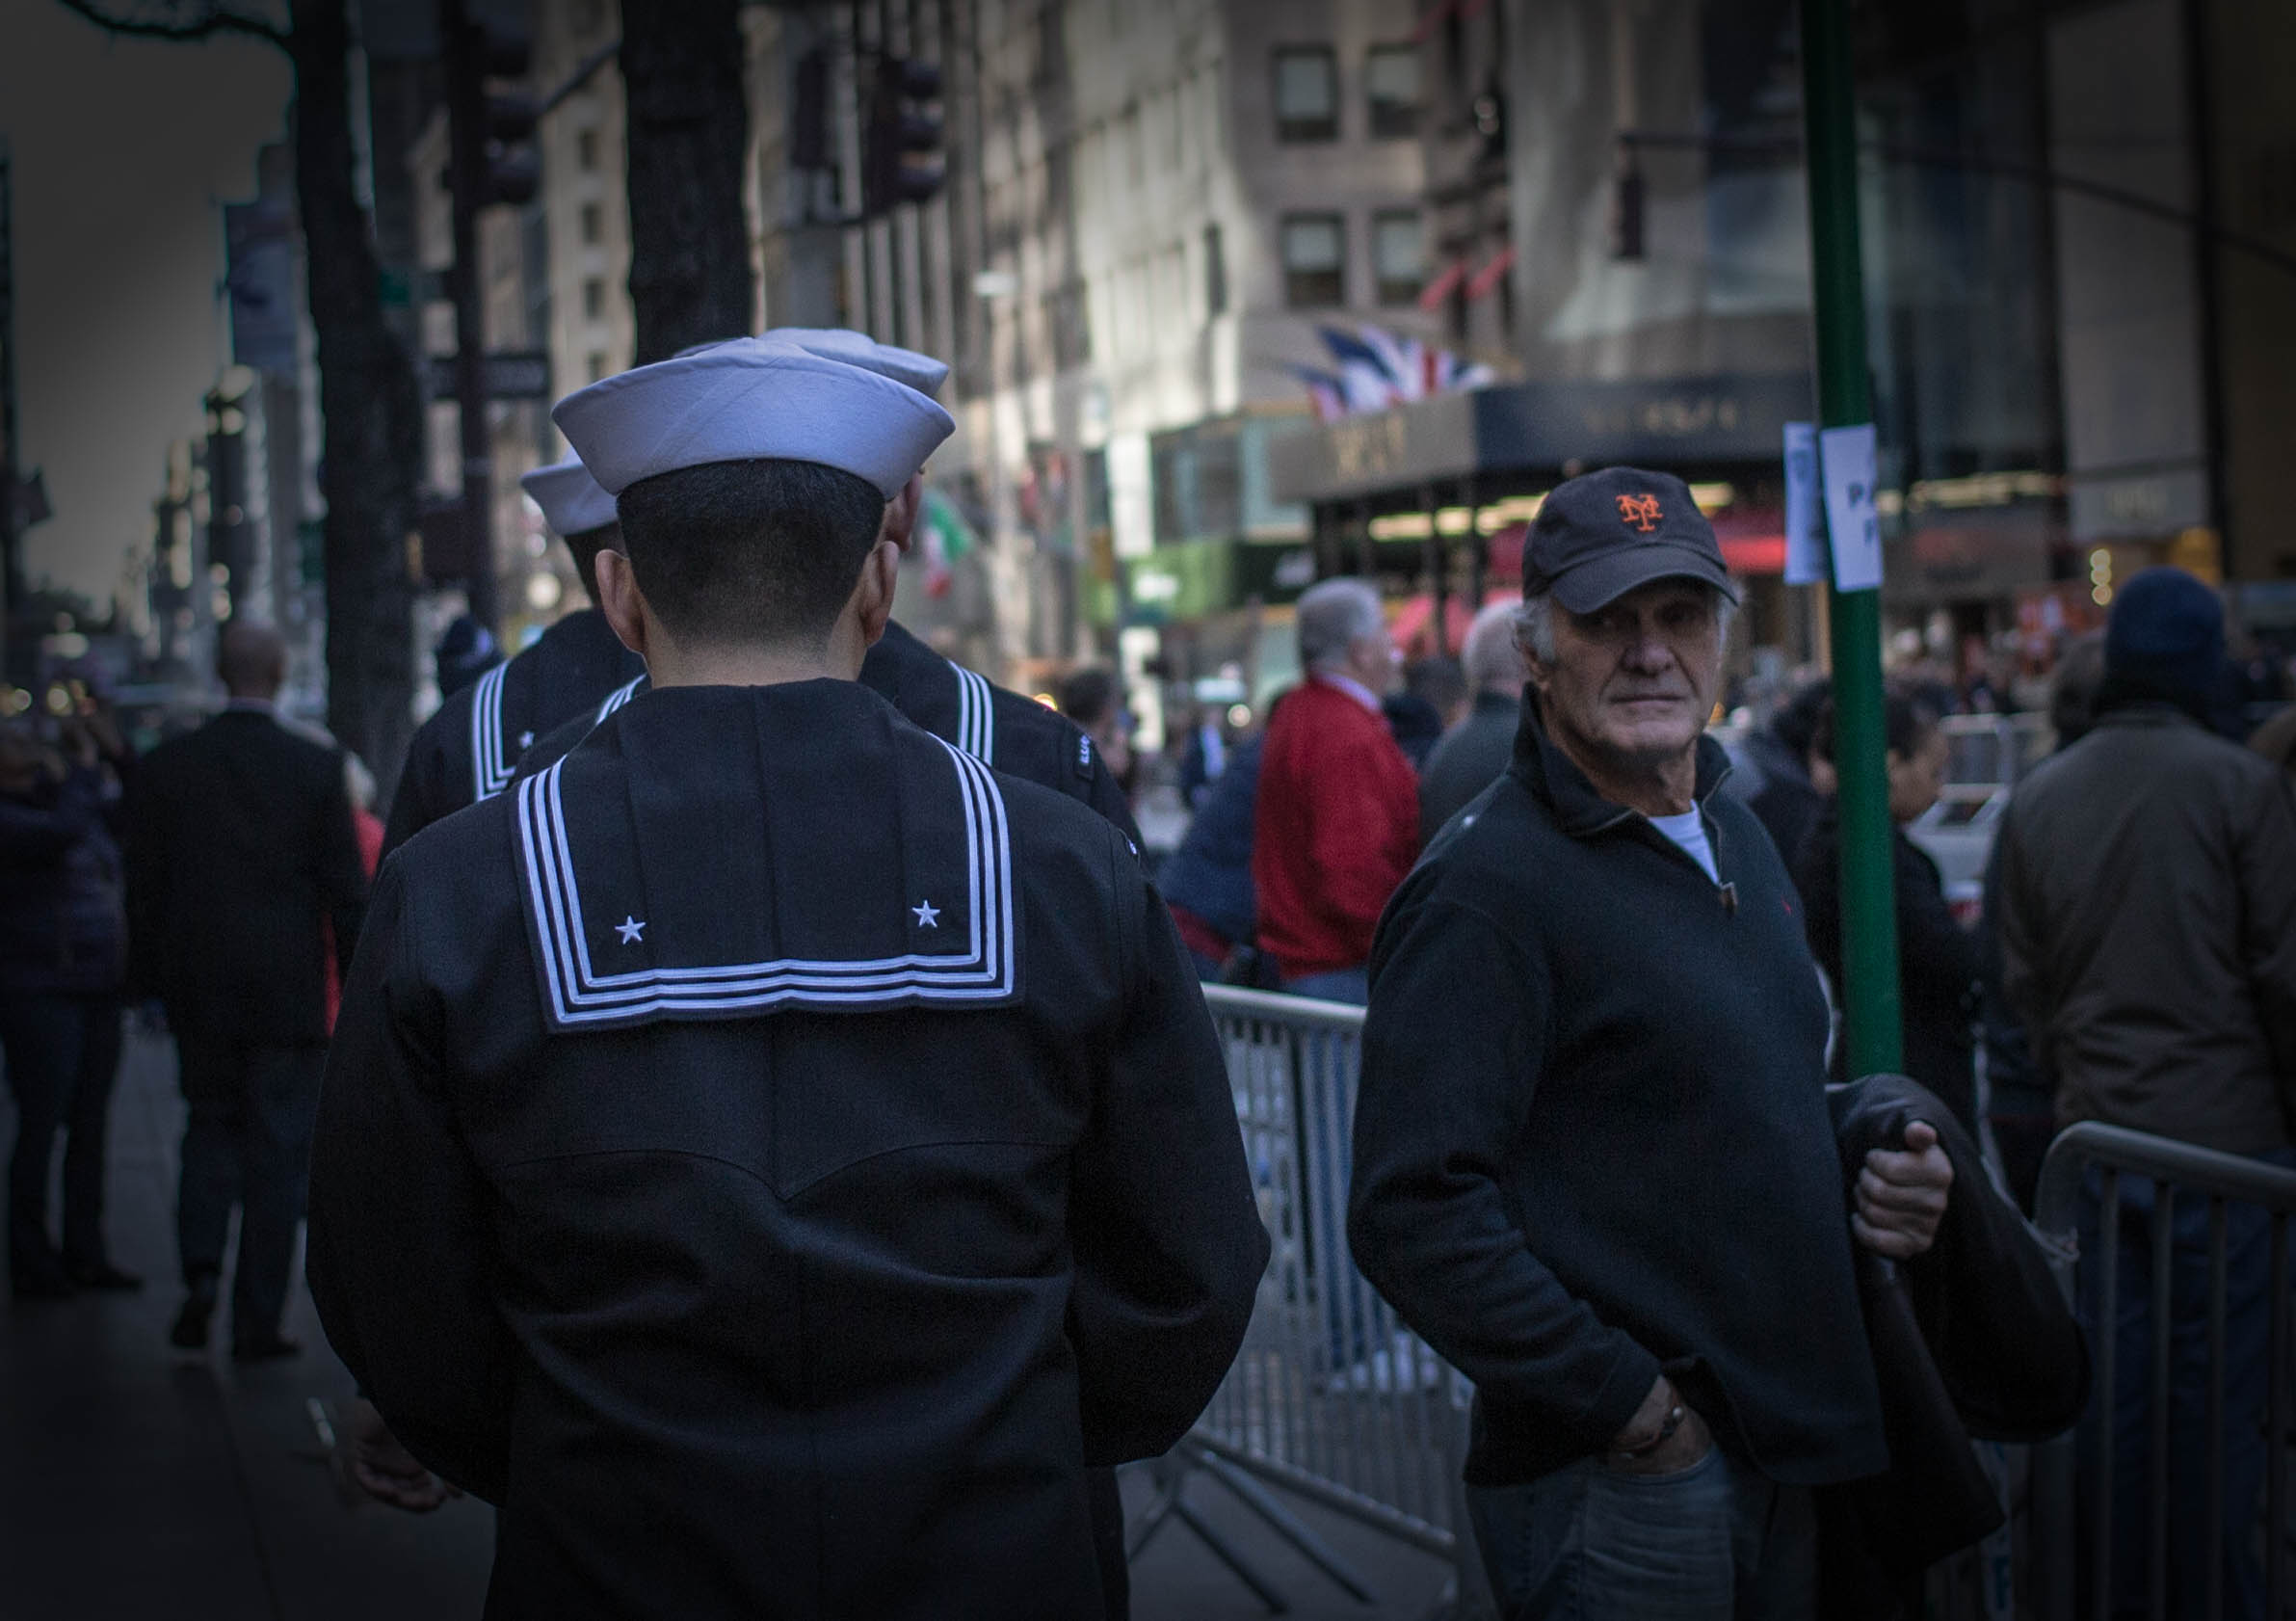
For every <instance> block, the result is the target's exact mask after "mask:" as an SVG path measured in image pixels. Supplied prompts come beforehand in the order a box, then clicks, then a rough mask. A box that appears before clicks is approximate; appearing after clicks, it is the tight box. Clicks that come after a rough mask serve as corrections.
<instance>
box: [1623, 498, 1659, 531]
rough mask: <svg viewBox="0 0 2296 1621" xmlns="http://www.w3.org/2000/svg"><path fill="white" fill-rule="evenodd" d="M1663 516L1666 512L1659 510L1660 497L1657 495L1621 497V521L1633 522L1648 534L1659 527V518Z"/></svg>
mask: <svg viewBox="0 0 2296 1621" xmlns="http://www.w3.org/2000/svg"><path fill="white" fill-rule="evenodd" d="M1663 517H1665V514H1663V513H1661V512H1660V511H1659V510H1658V497H1657V496H1655V495H1621V496H1620V497H1619V521H1620V522H1621V523H1631V524H1632V525H1634V527H1635V528H1637V529H1640V530H1641V531H1642V532H1643V533H1644V534H1646V535H1647V534H1649V532H1650V531H1651V530H1653V529H1655V528H1657V527H1658V522H1659V519H1660V518H1663Z"/></svg>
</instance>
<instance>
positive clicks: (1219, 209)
mask: <svg viewBox="0 0 2296 1621" xmlns="http://www.w3.org/2000/svg"><path fill="white" fill-rule="evenodd" d="M1418 13H1419V8H1418V7H1416V6H1414V5H1412V4H1410V3H1408V0H1343V3H1339V4H1306V3H1300V0H1277V3H1272V4H1271V3H1264V0H1263V3H1257V4H1243V3H1232V0H1160V3H1139V0H1044V3H1040V4H1021V5H989V4H982V3H980V0H938V3H934V0H914V3H911V0H892V3H875V0H871V3H863V4H858V5H847V6H838V7H818V8H814V9H813V10H812V11H811V12H810V13H805V14H803V15H800V14H797V13H775V14H773V15H772V16H771V18H770V20H769V21H767V22H766V23H764V24H763V25H762V26H761V27H760V28H759V29H758V37H757V40H756V42H757V45H758V49H757V50H756V52H755V54H754V56H753V59H752V60H753V69H754V70H753V74H752V77H753V79H762V81H763V82H762V83H759V84H758V85H757V86H756V88H755V89H754V91H753V93H752V127H753V134H754V139H755V141H756V142H757V144H758V149H759V159H758V164H757V174H758V197H759V204H760V207H759V214H760V220H761V222H762V226H763V241H762V243H761V248H760V262H761V265H762V267H763V269H764V272H765V276H766V281H767V286H766V295H765V303H766V311H767V314H768V316H769V318H771V319H773V320H775V321H777V322H779V321H783V320H798V321H816V322H818V321H828V320H835V321H838V322H840V323H842V324H846V325H851V326H856V327H859V328H862V329H864V330H866V331H868V332H871V333H872V334H873V335H875V336H878V337H880V338H882V339H885V340H887V341H892V342H897V343H903V344H908V345H910V346H911V347H917V348H922V349H927V350H930V351H932V352H934V353H937V354H939V355H941V356H944V357H946V358H947V359H950V360H952V361H953V362H954V363H955V366H956V371H955V375H954V377H953V378H952V380H951V385H950V388H949V391H948V402H949V404H950V406H951V409H952V411H953V412H955V414H956V416H957V418H958V422H959V425H960V431H959V435H958V437H957V438H955V439H954V440H952V442H951V444H950V445H949V446H948V447H947V448H946V449H944V450H943V451H942V452H941V453H940V454H939V455H938V456H937V457H936V458H935V463H934V467H935V476H936V479H937V482H938V483H939V485H940V486H941V487H942V488H943V489H944V490H945V491H947V492H948V493H949V494H950V496H951V498H952V500H953V501H954V503H955V505H956V507H957V508H958V509H959V511H960V513H961V514H962V515H963V517H964V518H966V519H967V520H968V522H969V523H970V525H971V526H972V527H974V528H977V529H978V530H980V531H981V532H982V533H983V534H984V535H985V536H986V537H987V542H988V544H987V545H986V547H985V549H984V551H983V552H982V554H981V555H982V556H983V557H984V558H985V559H986V561H987V564H988V568H987V574H988V576H989V579H990V584H991V586H992V587H993V590H992V592H991V596H992V598H993V601H994V605H995V609H996V621H997V625H998V628H999V631H1000V634H1001V645H1002V651H1003V652H1004V655H1005V659H1004V662H1005V664H1006V665H1007V667H1008V671H1009V673H1010V674H1012V675H1013V676H1014V677H1015V678H1020V679H1024V680H1030V681H1036V680H1038V679H1040V678H1042V677H1045V676H1048V675H1049V674H1050V673H1051V671H1052V670H1054V669H1055V668H1056V667H1057V666H1059V665H1061V664H1063V663H1065V662H1068V661H1071V660H1074V659H1077V658H1079V657H1085V656H1091V655H1093V654H1094V653H1095V651H1105V650H1106V647H1107V646H1108V644H1109V643H1111V642H1113V641H1116V640H1118V639H1119V636H1120V633H1122V645H1123V647H1124V649H1125V653H1126V662H1127V663H1128V664H1129V665H1131V666H1132V667H1133V669H1134V670H1135V671H1137V670H1138V669H1139V668H1140V667H1141V666H1142V665H1143V664H1144V663H1145V661H1146V659H1147V657H1148V655H1149V653H1150V652H1151V651H1156V650H1157V648H1158V641H1157V628H1156V627H1157V626H1158V625H1159V624H1164V625H1176V624H1182V623H1185V624H1187V625H1188V626H1189V627H1190V634H1192V635H1193V634H1196V633H1198V632H1201V633H1202V634H1203V635H1204V636H1205V637H1206V638H1208V639H1206V640H1204V641H1203V642H1202V645H1201V646H1199V647H1178V646H1174V645H1173V643H1172V641H1171V639H1169V638H1168V639H1167V644H1166V645H1165V646H1164V647H1163V648H1162V650H1161V651H1162V652H1163V654H1164V655H1165V656H1166V658H1167V660H1168V661H1169V660H1171V659H1173V658H1174V657H1177V658H1178V659H1179V660H1180V662H1182V663H1193V662H1197V661H1199V660H1201V661H1205V662H1210V663H1218V662H1223V661H1225V660H1227V659H1228V658H1230V657H1232V656H1234V655H1235V654H1237V653H1238V652H1242V653H1244V654H1247V655H1251V654H1256V652H1257V640H1258V630H1259V628H1260V624H1261V622H1260V617H1259V616H1257V615H1254V614H1252V613H1250V612H1248V611H1247V612H1242V613H1238V612H1236V611H1235V610H1239V609H1245V608H1247V606H1248V604H1249V603H1250V602H1251V601H1252V600H1253V599H1254V598H1264V597H1266V596H1267V595H1268V593H1269V591H1270V590H1271V587H1272V580H1273V576H1274V575H1275V574H1276V573H1277V572H1278V571H1279V565H1280V562H1281V560H1283V559H1284V558H1287V557H1291V556H1293V555H1294V554H1296V553H1298V551H1299V548H1300V546H1301V544H1302V543H1303V542H1304V541H1305V539H1306V533H1307V514H1306V510H1305V509H1304V508H1302V507H1300V506H1297V505H1291V504H1287V503H1285V502H1282V501H1280V500H1279V499H1277V498H1276V496H1275V494H1274V492H1273V491H1272V489H1271V486H1270V482H1269V446H1270V444H1271V443H1273V442H1274V440H1275V439H1276V438H1278V437H1280V435H1281V434H1282V433H1283V432H1285V431H1287V430H1288V429H1290V428H1292V427H1294V426H1296V425H1298V424H1299V423H1301V422H1303V421H1305V420H1306V416H1307V412H1308V390H1307V388H1306V384H1305V382H1304V379H1303V370H1312V371H1325V372H1328V371H1330V370H1331V369H1332V368H1333V364H1334V361H1333V350H1332V348H1331V345H1330V343H1329V341H1328V340H1327V339H1326V337H1325V336H1324V335H1323V331H1322V329H1325V328H1330V329H1333V331H1335V332H1339V333H1341V334H1343V335H1352V334H1353V333H1355V332H1357V331H1359V329H1360V328H1361V327H1362V326H1363V325H1365V324H1372V325H1374V326H1376V327H1377V328H1379V329H1380V330H1381V331H1383V332H1391V333H1393V334H1395V335H1396V336H1397V337H1398V338H1406V337H1424V338H1437V337H1439V336H1440V334H1441V332H1442V325H1441V319H1440V315H1439V311H1437V312H1431V311H1429V310H1427V309H1423V308H1422V307H1421V306H1420V303H1419V300H1420V294H1421V292H1422V290H1423V288H1424V286H1425V284H1426V281H1427V279H1428V267H1429V263H1430V259H1431V247H1430V238H1429V226H1428V221H1427V207H1426V202H1425V197H1424V194H1425V190H1426V186H1425V164H1424V157H1423V150H1422V146H1421V142H1420V139H1419V136H1420V127H1421V125H1420V112H1421V107H1422V104H1423V98H1424V97H1423V80H1422V75H1421V70H1420V56H1421V46H1420V43H1419V41H1418V40H1417V39H1416V38H1415V31H1416V29H1417V25H1418ZM907 63H921V64H926V65H929V66H931V67H933V68H937V71H938V79H939V87H940V88H939V92H938V95H937V98H926V97H917V98H914V99H913V100H912V101H911V102H910V103H909V104H907V107H906V110H909V111H918V110H922V111H924V112H925V113H926V114H927V116H928V117H935V116H937V119H938V120H939V122H940V126H941V132H942V133H941V141H940V143H939V146H940V151H941V154H942V160H943V164H944V173H945V179H944V181H943V183H942V184H941V186H940V187H939V189H938V191H937V194H936V195H934V196H933V197H931V198H930V199H927V200H924V201H922V202H909V201H898V200H896V201H893V202H892V203H891V205H890V206H889V207H887V208H885V209H884V211H883V212H882V213H879V214H877V215H876V217H873V218H870V219H867V220H866V221H865V222H863V223H858V224H850V223H845V222H846V220H847V219H848V218H849V217H850V216H851V215H852V214H854V213H856V212H858V210H859V207H860V205H861V203H862V202H863V201H864V199H868V200H872V201H873V200H874V199H869V195H868V194H869V190H870V186H869V173H868V169H869V164H870V158H871V136H870V130H871V126H872V125H873V124H876V125H878V127H879V128H880V129H882V128H883V127H884V120H886V118H887V115H888V113H889V112H898V111H902V110H905V109H903V108H899V107H896V108H892V109H887V108H886V107H885V104H884V98H885V97H886V96H887V95H888V94H889V91H888V89H887V87H888V86H891V85H894V84H895V80H894V78H893V75H894V74H895V72H896V70H897V67H898V65H901V64H907ZM924 82H926V83H927V84H930V82H931V81H930V78H929V77H928V78H927V79H926V80H925V81H924ZM919 103H922V106H921V107H920V106H919ZM816 110H818V111H816ZM784 311H787V312H788V313H787V314H784V313H783V312H784ZM928 613H929V610H928ZM947 628H948V632H949V633H948V635H947V636H946V637H944V639H945V640H950V641H954V642H957V643H959V644H960V645H962V644H963V640H964V637H965V635H966V633H967V632H968V630H969V628H970V627H968V626H964V625H956V626H950V627H947ZM1239 639H1240V641H1239ZM1272 640H1274V641H1276V642H1279V643H1280V642H1281V641H1282V640H1284V638H1280V637H1277V638H1273V639H1272ZM1242 643H1248V644H1249V645H1241V644H1242Z"/></svg>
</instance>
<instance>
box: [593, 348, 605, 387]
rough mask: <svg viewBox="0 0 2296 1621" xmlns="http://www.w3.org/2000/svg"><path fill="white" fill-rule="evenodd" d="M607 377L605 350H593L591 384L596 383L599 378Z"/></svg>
mask: <svg viewBox="0 0 2296 1621" xmlns="http://www.w3.org/2000/svg"><path fill="white" fill-rule="evenodd" d="M605 375H606V352H605V351H604V350H603V349H593V350H592V351H591V352H590V380H591V382H593V383H595V382H596V381H597V380H598V379H599V378H601V377H604V376H605Z"/></svg>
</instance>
